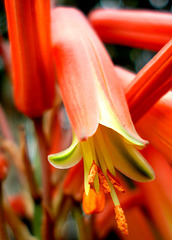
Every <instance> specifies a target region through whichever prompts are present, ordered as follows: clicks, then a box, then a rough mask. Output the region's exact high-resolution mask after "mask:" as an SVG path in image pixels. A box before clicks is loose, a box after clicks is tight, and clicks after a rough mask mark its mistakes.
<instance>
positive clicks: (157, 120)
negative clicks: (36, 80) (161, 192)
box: [115, 67, 172, 163]
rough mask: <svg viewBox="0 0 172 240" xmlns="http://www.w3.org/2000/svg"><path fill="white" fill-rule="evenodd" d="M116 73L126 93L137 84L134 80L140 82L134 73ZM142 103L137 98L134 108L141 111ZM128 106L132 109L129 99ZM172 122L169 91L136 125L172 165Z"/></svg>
mask: <svg viewBox="0 0 172 240" xmlns="http://www.w3.org/2000/svg"><path fill="white" fill-rule="evenodd" d="M115 71H116V73H117V74H118V76H119V77H120V79H121V82H122V84H123V87H124V90H125V92H128V93H130V92H129V91H128V86H131V85H132V82H135V83H136V81H135V80H134V79H137V80H139V79H138V77H136V75H135V74H134V73H131V72H129V71H127V70H125V69H123V68H120V67H115ZM141 71H142V70H141ZM162 75H163V73H162ZM131 90H132V89H131ZM130 96H132V94H130ZM140 96H141V95H140ZM131 99H132V98H131ZM140 101H141V100H140V98H139V97H138V98H135V101H134V102H133V106H138V111H139V110H140V109H139V107H140ZM143 101H144V99H143ZM128 104H129V107H130V100H129V99H128ZM133 109H134V108H133ZM131 113H132V111H131ZM132 117H133V115H132ZM171 122H172V92H171V91H169V92H168V93H166V94H165V95H164V96H163V97H162V98H161V99H160V100H159V101H158V102H157V103H156V104H155V105H154V106H153V107H152V108H151V109H150V110H149V111H148V112H147V113H146V114H145V115H144V116H143V117H142V118H141V119H140V120H139V121H138V122H137V124H136V128H137V130H138V132H139V133H140V135H141V136H142V137H144V138H146V139H149V142H150V143H151V144H152V145H153V146H154V147H155V148H156V149H158V151H160V152H161V153H162V154H163V155H164V156H165V157H166V159H167V160H168V161H169V162H170V163H172V160H171V156H172V141H171V139H172V128H171V127H169V126H171ZM152 123H153V124H152Z"/></svg>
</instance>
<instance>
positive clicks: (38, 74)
mask: <svg viewBox="0 0 172 240" xmlns="http://www.w3.org/2000/svg"><path fill="white" fill-rule="evenodd" d="M5 8H6V14H7V22H8V31H9V39H10V44H11V52H12V71H13V86H14V100H15V104H16V106H17V108H18V109H19V110H20V111H21V112H23V113H24V114H26V115H28V116H29V117H38V116H41V115H42V114H43V112H44V111H45V110H46V109H48V108H50V107H52V104H53V101H54V92H55V88H54V70H53V60H52V53H51V40H50V1H46V0H43V1H42V0H36V1H31V0H26V1H20V0H5Z"/></svg>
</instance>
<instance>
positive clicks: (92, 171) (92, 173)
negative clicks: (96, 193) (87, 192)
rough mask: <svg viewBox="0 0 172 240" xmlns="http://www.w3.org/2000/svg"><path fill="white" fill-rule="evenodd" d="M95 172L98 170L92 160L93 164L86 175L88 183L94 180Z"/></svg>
mask: <svg viewBox="0 0 172 240" xmlns="http://www.w3.org/2000/svg"><path fill="white" fill-rule="evenodd" d="M97 172H98V170H97V165H96V163H95V161H94V160H93V164H92V165H91V168H90V171H89V175H88V183H89V184H91V183H93V182H94V178H95V176H96V174H97Z"/></svg>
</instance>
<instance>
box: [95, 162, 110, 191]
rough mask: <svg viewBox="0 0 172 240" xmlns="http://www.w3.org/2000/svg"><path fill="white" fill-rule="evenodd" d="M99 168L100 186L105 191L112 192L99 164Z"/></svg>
mask: <svg viewBox="0 0 172 240" xmlns="http://www.w3.org/2000/svg"><path fill="white" fill-rule="evenodd" d="M97 169H98V177H99V182H100V186H101V187H102V189H103V191H104V193H110V192H111V190H110V187H109V184H108V182H107V180H106V178H105V176H104V174H103V172H102V170H101V169H100V168H99V167H98V166H97Z"/></svg>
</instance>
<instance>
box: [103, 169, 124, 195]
mask: <svg viewBox="0 0 172 240" xmlns="http://www.w3.org/2000/svg"><path fill="white" fill-rule="evenodd" d="M107 176H108V178H109V180H110V181H111V183H112V185H113V186H114V188H116V189H117V190H118V191H119V192H122V193H124V192H126V189H125V188H124V187H123V186H122V185H121V183H120V181H119V180H118V179H117V178H116V177H114V176H113V175H112V173H111V172H110V171H109V170H108V169H107Z"/></svg>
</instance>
